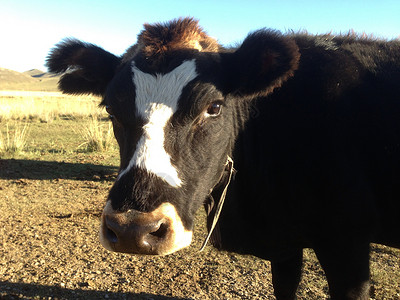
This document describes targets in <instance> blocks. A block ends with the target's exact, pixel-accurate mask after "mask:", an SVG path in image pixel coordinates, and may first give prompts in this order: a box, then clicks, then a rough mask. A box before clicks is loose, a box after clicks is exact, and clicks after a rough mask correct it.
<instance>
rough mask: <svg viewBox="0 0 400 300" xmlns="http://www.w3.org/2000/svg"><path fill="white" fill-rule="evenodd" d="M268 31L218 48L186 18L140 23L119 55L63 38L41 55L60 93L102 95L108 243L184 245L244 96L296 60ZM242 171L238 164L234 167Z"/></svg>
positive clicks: (269, 86) (282, 76)
mask: <svg viewBox="0 0 400 300" xmlns="http://www.w3.org/2000/svg"><path fill="white" fill-rule="evenodd" d="M298 60H299V53H298V48H297V46H296V44H295V43H294V42H293V41H292V40H291V39H290V38H286V37H284V36H282V35H281V34H279V33H277V32H274V31H267V30H261V31H257V32H255V33H252V34H250V35H249V36H248V37H247V38H246V39H245V41H244V42H243V44H242V45H241V46H240V47H239V48H237V49H231V50H228V49H223V48H222V47H220V46H219V45H218V43H217V42H216V41H215V40H214V39H212V38H210V37H209V36H207V35H206V34H205V33H204V32H203V31H202V29H201V28H200V27H199V26H198V24H197V21H194V20H193V19H179V20H175V21H172V22H170V23H168V24H156V25H145V29H144V31H142V32H141V33H140V34H139V36H138V41H137V43H136V44H135V45H134V46H132V47H131V48H130V49H128V51H127V52H126V54H124V56H122V57H116V56H114V55H112V54H110V53H108V52H106V51H105V50H103V49H101V48H99V47H97V46H94V45H92V44H86V43H82V42H80V41H77V40H65V41H64V42H62V43H61V44H59V45H58V46H56V47H55V48H54V49H53V50H52V51H51V53H50V55H49V58H48V67H49V70H50V71H51V72H55V73H64V72H65V73H64V75H63V76H62V77H61V79H60V82H59V87H60V89H61V90H62V91H64V92H66V93H72V94H79V93H92V94H97V95H101V96H102V97H103V101H102V103H101V104H102V105H104V106H105V107H106V110H107V112H108V113H109V114H110V117H111V120H112V123H113V126H114V133H115V137H116V139H117V141H118V144H119V147H120V158H121V165H120V171H119V175H118V177H117V180H116V182H115V183H114V185H113V187H112V189H111V191H110V194H109V196H108V199H107V202H106V205H105V208H104V212H103V215H102V224H101V229H100V240H101V243H102V244H103V246H104V247H105V248H107V249H109V250H112V251H119V252H127V253H140V254H168V253H172V252H174V251H177V250H179V249H181V248H183V247H186V246H188V245H189V244H190V242H191V239H192V228H193V220H194V215H195V212H196V211H197V210H198V208H199V207H200V206H201V205H202V204H203V202H204V201H205V199H206V198H207V196H208V195H209V194H210V192H211V190H212V189H213V188H214V187H215V186H216V184H217V183H218V182H219V181H220V180H221V177H222V175H223V174H224V168H225V164H226V161H227V157H228V155H230V154H231V152H232V149H233V146H234V142H235V137H236V135H237V134H238V132H239V131H240V130H241V128H242V126H243V124H244V122H245V121H246V119H247V118H248V114H249V112H248V107H249V104H248V103H249V102H250V101H251V99H253V98H257V97H260V96H265V95H267V94H268V93H270V92H272V91H273V89H275V88H276V87H279V86H280V85H281V84H282V83H283V82H284V81H286V80H287V79H288V78H289V77H290V76H292V75H293V72H294V71H295V69H296V68H297V65H298ZM239 171H240V170H239Z"/></svg>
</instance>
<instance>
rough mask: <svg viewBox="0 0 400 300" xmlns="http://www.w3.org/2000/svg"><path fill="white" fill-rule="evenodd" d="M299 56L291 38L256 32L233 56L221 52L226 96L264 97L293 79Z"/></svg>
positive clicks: (261, 31) (272, 33) (277, 34)
mask: <svg viewBox="0 0 400 300" xmlns="http://www.w3.org/2000/svg"><path fill="white" fill-rule="evenodd" d="M299 59H300V53H299V48H298V46H297V44H296V42H295V41H294V40H293V39H292V38H291V37H290V36H284V35H282V34H281V33H279V32H277V31H272V30H259V31H256V32H254V33H252V34H250V35H249V36H248V37H247V38H246V39H245V40H244V42H243V44H242V45H241V46H240V47H239V48H238V49H237V50H236V51H235V52H232V53H222V54H221V63H222V70H223V71H222V72H223V75H222V76H223V80H222V86H223V89H224V92H225V93H228V94H234V95H237V96H241V97H246V98H254V97H257V96H266V95H268V94H269V93H271V92H272V91H273V90H274V89H275V88H277V87H280V86H281V85H282V83H283V82H285V81H286V80H287V79H288V78H290V77H291V76H293V74H294V71H296V70H297V68H298V65H299Z"/></svg>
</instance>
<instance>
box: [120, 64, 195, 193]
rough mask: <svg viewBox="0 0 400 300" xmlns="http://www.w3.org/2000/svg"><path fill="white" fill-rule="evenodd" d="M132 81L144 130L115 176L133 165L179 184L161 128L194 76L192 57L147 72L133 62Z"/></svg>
mask: <svg viewBox="0 0 400 300" xmlns="http://www.w3.org/2000/svg"><path fill="white" fill-rule="evenodd" d="M132 73H133V83H134V85H135V88H136V99H135V103H136V109H137V112H138V114H139V115H140V116H141V117H142V118H143V119H144V120H145V126H144V127H143V130H144V133H143V136H142V137H141V138H140V140H139V142H138V144H137V147H136V151H135V153H134V154H133V156H132V158H131V160H130V162H129V165H128V166H127V167H126V168H125V169H124V170H123V171H122V172H121V173H120V174H119V176H118V179H119V178H121V177H122V176H123V175H124V174H125V173H127V172H128V171H129V170H130V169H131V168H132V167H134V166H136V167H139V168H142V169H145V170H147V171H148V172H151V173H153V174H155V175H157V176H159V177H160V178H162V179H163V180H165V181H166V182H168V183H169V184H170V185H171V186H174V187H179V186H181V185H182V180H181V179H180V178H179V176H178V172H177V170H176V168H175V167H174V166H173V165H172V163H171V156H170V155H169V154H168V153H167V152H166V151H165V148H164V140H165V138H164V129H165V126H166V125H167V122H168V120H169V119H170V118H171V116H172V115H173V114H174V113H175V112H176V110H177V106H178V100H179V97H180V95H181V93H182V90H183V88H184V87H185V86H186V85H187V84H188V83H189V82H190V81H192V80H193V79H194V78H196V77H197V72H196V64H195V61H194V60H189V61H185V62H183V63H182V64H181V65H180V66H178V67H177V68H175V69H174V70H172V71H171V72H169V73H167V74H163V75H162V74H156V75H152V74H148V73H144V72H142V71H141V70H139V69H138V68H137V67H136V66H135V63H134V62H133V63H132Z"/></svg>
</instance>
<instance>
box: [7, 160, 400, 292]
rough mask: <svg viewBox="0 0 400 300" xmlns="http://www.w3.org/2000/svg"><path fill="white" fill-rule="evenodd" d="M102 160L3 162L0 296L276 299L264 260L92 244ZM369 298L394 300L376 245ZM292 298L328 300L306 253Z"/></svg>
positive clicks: (390, 259)
mask: <svg viewBox="0 0 400 300" xmlns="http://www.w3.org/2000/svg"><path fill="white" fill-rule="evenodd" d="M104 159H105V158H102V156H101V155H97V156H95V157H93V156H91V157H86V156H82V157H81V158H80V156H79V155H78V156H77V157H75V158H74V159H71V160H70V161H62V160H60V161H49V160H48V158H47V157H46V156H44V157H39V158H38V159H3V160H0V298H1V299H274V297H273V289H272V283H271V274H270V263H269V262H267V261H263V260H261V259H258V258H255V257H252V256H240V255H235V254H231V253H227V252H219V251H217V250H215V249H213V248H212V247H211V246H207V247H206V249H205V250H204V251H203V252H199V251H198V250H199V248H200V245H201V242H202V239H204V237H205V235H206V233H205V228H204V221H205V215H204V213H203V212H200V213H199V215H198V217H197V227H196V229H195V237H194V242H193V244H192V246H191V247H189V248H187V249H185V250H182V251H180V252H178V253H176V254H173V255H169V256H165V257H147V256H131V255H125V254H117V253H111V252H108V251H107V250H105V249H103V248H102V247H101V245H100V244H99V241H98V228H99V224H100V215H101V211H102V208H103V205H104V202H105V199H106V196H107V192H108V189H109V188H110V187H111V185H112V182H113V180H114V179H115V176H116V168H115V167H111V166H105V165H103V164H102V161H104ZM371 257H372V258H371V268H372V274H371V277H372V285H373V288H372V289H371V299H400V251H399V250H396V249H393V248H388V247H382V246H376V245H374V246H373V251H372V254H371ZM304 262H305V266H304V270H303V278H302V282H301V285H300V288H299V291H298V297H299V299H326V298H328V296H327V292H328V288H327V283H326V280H325V279H324V273H323V271H322V270H321V268H320V266H319V264H318V262H317V261H316V259H315V255H314V254H313V252H312V251H311V250H306V252H305V258H304Z"/></svg>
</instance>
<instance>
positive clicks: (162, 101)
mask: <svg viewBox="0 0 400 300" xmlns="http://www.w3.org/2000/svg"><path fill="white" fill-rule="evenodd" d="M197 75H198V74H197V71H196V63H195V60H194V59H192V60H186V61H184V62H182V64H180V65H179V66H178V67H176V68H175V69H173V70H172V71H171V72H169V73H166V74H157V73H156V75H153V74H149V73H145V72H142V71H141V70H140V69H138V68H137V67H136V64H135V62H134V61H132V76H133V84H134V86H135V90H136V98H135V103H136V109H137V111H138V113H139V114H140V116H141V117H144V118H146V117H148V111H149V109H150V108H151V107H154V106H155V105H160V106H166V107H169V108H170V109H171V110H172V111H173V112H175V111H176V108H177V104H178V100H179V98H180V95H181V93H182V90H183V88H184V87H185V86H186V85H187V84H188V83H189V82H190V81H192V80H193V79H194V78H196V77H197Z"/></svg>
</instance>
